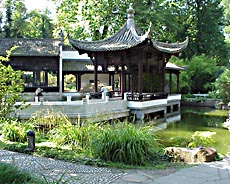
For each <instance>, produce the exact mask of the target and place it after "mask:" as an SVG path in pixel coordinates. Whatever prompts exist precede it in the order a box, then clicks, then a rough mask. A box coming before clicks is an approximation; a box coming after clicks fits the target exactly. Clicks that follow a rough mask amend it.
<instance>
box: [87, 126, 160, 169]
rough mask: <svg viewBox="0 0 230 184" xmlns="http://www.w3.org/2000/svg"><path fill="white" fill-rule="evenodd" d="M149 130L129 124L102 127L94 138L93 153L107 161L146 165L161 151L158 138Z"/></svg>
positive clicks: (92, 143) (92, 142)
mask: <svg viewBox="0 0 230 184" xmlns="http://www.w3.org/2000/svg"><path fill="white" fill-rule="evenodd" d="M149 128H150V127H148V126H147V127H137V126H135V125H133V124H129V123H117V124H114V125H113V126H105V127H102V128H101V129H98V130H97V131H96V133H95V136H94V137H93V138H92V141H91V150H92V153H93V155H94V156H95V157H98V158H100V159H103V160H106V161H112V162H121V163H125V164H131V165H145V164H146V163H147V161H150V160H152V159H154V155H157V153H158V151H159V145H158V143H157V141H156V137H155V136H154V135H153V134H152V133H151V132H150V131H149Z"/></svg>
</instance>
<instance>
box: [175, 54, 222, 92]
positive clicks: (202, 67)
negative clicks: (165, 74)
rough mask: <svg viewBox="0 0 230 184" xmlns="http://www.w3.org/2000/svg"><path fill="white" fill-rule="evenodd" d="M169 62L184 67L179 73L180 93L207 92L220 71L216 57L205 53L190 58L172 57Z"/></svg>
mask: <svg viewBox="0 0 230 184" xmlns="http://www.w3.org/2000/svg"><path fill="white" fill-rule="evenodd" d="M171 62H174V63H176V64H177V65H179V66H185V68H186V70H185V71H182V72H181V75H180V87H181V93H208V92H209V91H211V90H212V88H213V86H212V84H213V83H214V81H215V80H216V78H217V77H218V72H219V71H220V68H219V67H217V61H216V59H212V58H209V57H207V56H205V55H200V56H193V57H192V59H191V60H188V59H185V60H184V59H177V58H172V60H171Z"/></svg>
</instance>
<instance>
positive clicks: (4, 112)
mask: <svg viewBox="0 0 230 184" xmlns="http://www.w3.org/2000/svg"><path fill="white" fill-rule="evenodd" d="M15 48H16V47H13V48H12V49H11V50H10V51H7V52H6V57H4V56H0V73H1V75H0V117H1V119H6V118H10V115H11V113H13V112H14V110H15V108H16V106H15V103H16V102H17V101H18V100H21V99H22V97H21V93H22V92H23V89H24V88H23V86H24V82H23V80H22V78H21V76H22V72H21V71H14V70H13V69H12V67H11V66H10V65H8V66H7V62H8V61H9V57H10V54H11V52H12V51H13V50H14V49H15ZM19 107H21V106H18V108H19Z"/></svg>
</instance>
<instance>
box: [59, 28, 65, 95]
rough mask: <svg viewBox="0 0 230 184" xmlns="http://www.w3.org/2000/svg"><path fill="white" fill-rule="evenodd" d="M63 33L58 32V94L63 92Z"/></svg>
mask: <svg viewBox="0 0 230 184" xmlns="http://www.w3.org/2000/svg"><path fill="white" fill-rule="evenodd" d="M63 38H64V37H63V32H62V30H61V31H60V32H59V40H60V43H59V93H62V92H63V89H64V80H63V79H64V77H63V61H62V42H63Z"/></svg>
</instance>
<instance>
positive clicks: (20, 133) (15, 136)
mask: <svg viewBox="0 0 230 184" xmlns="http://www.w3.org/2000/svg"><path fill="white" fill-rule="evenodd" d="M1 126H2V135H3V137H4V139H6V140H8V141H12V142H20V143H23V142H26V140H27V136H26V132H27V131H28V130H30V129H31V128H32V127H31V126H30V125H29V124H26V123H20V122H18V121H16V120H15V121H9V120H8V121H5V123H3V124H1Z"/></svg>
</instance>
